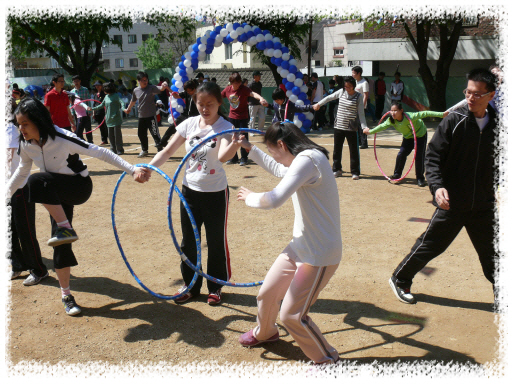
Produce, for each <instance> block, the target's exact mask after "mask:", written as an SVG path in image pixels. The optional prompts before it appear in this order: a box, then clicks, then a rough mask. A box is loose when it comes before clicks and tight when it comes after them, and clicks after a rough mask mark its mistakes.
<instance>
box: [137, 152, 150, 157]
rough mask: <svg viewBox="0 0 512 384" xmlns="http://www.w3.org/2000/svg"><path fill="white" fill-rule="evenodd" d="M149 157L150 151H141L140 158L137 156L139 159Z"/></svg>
mask: <svg viewBox="0 0 512 384" xmlns="http://www.w3.org/2000/svg"><path fill="white" fill-rule="evenodd" d="M147 155H148V151H141V152H140V153H139V156H137V157H146V156H147Z"/></svg>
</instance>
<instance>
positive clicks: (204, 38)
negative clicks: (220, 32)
mask: <svg viewBox="0 0 512 384" xmlns="http://www.w3.org/2000/svg"><path fill="white" fill-rule="evenodd" d="M206 40H208V38H207V37H206V36H203V37H201V39H200V41H201V44H205V45H206Z"/></svg>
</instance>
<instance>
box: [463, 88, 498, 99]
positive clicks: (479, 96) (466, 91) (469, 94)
mask: <svg viewBox="0 0 512 384" xmlns="http://www.w3.org/2000/svg"><path fill="white" fill-rule="evenodd" d="M491 92H492V91H491ZM491 92H487V93H484V94H483V95H481V94H479V93H473V92H469V91H468V90H467V89H465V90H463V91H462V93H463V94H464V96H466V99H468V98H470V97H471V96H473V97H474V98H475V99H480V98H482V97H484V96H487V95H488V94H489V93H491Z"/></svg>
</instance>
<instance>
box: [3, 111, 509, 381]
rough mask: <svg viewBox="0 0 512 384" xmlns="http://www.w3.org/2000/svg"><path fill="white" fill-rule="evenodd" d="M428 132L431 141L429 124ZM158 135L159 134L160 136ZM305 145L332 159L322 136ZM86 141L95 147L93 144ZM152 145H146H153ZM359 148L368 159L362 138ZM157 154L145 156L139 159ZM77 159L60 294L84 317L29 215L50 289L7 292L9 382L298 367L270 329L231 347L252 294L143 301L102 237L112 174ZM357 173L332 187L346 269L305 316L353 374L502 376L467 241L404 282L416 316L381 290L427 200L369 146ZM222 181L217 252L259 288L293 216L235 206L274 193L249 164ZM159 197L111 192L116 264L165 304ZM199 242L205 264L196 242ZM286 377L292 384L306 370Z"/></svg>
mask: <svg viewBox="0 0 512 384" xmlns="http://www.w3.org/2000/svg"><path fill="white" fill-rule="evenodd" d="M135 126H136V121H135V119H133V118H131V119H128V120H126V121H125V124H124V125H123V136H124V141H125V150H126V153H125V154H124V155H123V156H122V157H123V158H124V159H125V160H127V161H128V162H130V163H132V164H136V163H139V162H149V161H150V158H145V159H142V160H143V161H141V159H138V158H137V154H138V153H139V151H140V143H139V141H138V138H137V132H136V128H135ZM428 126H429V137H431V136H432V132H433V130H432V128H433V127H435V123H429V124H428ZM164 131H165V127H162V128H161V133H163V132H164ZM310 137H311V138H312V139H313V140H314V141H315V142H317V143H319V144H321V145H324V146H325V147H326V148H327V149H328V150H329V151H332V148H333V132H332V130H330V131H329V130H327V131H323V132H321V133H319V134H312V135H310ZM94 140H95V143H99V142H100V138H99V132H98V131H96V132H94ZM149 140H150V143H151V142H152V139H151V137H150V139H149ZM251 140H253V141H255V142H256V141H258V140H259V139H258V137H252V138H251ZM400 142H401V139H400V135H399V134H397V133H396V132H395V131H390V132H384V133H381V134H379V135H378V146H377V153H378V156H379V161H380V163H381V165H382V167H383V169H384V171H386V172H388V174H391V172H392V170H393V166H394V161H395V157H396V154H397V150H398V148H399V146H400ZM370 143H371V145H372V146H373V138H372V139H371V140H370ZM260 148H263V145H261V146H260ZM155 153H156V149H155V148H154V147H151V148H150V154H151V155H154V154H155ZM184 154H185V153H184V150H183V149H181V150H180V151H179V152H178V153H176V155H175V156H174V157H172V158H171V159H170V160H169V161H168V162H167V163H166V164H165V165H164V166H162V170H163V171H164V172H166V173H167V174H168V175H169V176H172V175H173V174H174V171H175V170H176V167H177V165H178V164H179V162H180V160H181V158H182V157H183V156H184ZM82 158H83V159H85V163H86V164H87V166H88V168H89V170H90V173H91V175H92V178H93V182H94V192H93V194H92V196H91V198H90V200H89V201H88V202H87V203H86V204H84V205H82V206H77V207H76V208H75V218H74V227H75V229H76V231H77V233H78V234H79V236H80V239H79V241H77V242H76V243H75V244H74V245H73V248H74V251H75V253H76V255H77V258H78V261H79V265H78V266H77V267H75V268H73V269H72V280H71V289H72V293H73V295H74V296H75V298H76V300H77V302H78V304H79V305H80V306H81V307H82V314H81V315H79V316H77V317H71V316H67V315H66V314H65V312H64V309H63V308H62V303H61V300H60V292H59V289H58V282H57V280H56V274H55V271H54V270H53V262H52V248H50V247H48V246H46V241H47V240H48V238H49V235H50V225H49V219H48V214H47V213H46V211H44V209H43V208H42V207H41V206H38V207H37V229H38V233H37V235H38V239H39V241H40V245H41V249H42V252H43V258H44V261H45V263H46V265H47V266H48V267H49V268H51V269H50V277H49V278H47V279H45V280H43V281H42V283H41V284H39V285H37V286H32V287H25V286H23V284H22V282H23V279H24V278H25V277H26V274H24V275H22V277H20V278H18V279H16V280H14V281H12V285H11V288H10V293H9V295H10V296H9V297H10V300H11V302H10V304H9V305H8V307H7V310H8V313H7V317H8V321H9V323H8V333H7V336H8V339H7V350H6V353H7V361H8V372H9V373H10V374H14V375H21V374H24V373H26V372H27V364H36V366H40V367H42V368H40V370H38V371H37V372H44V371H45V369H46V370H52V369H55V368H56V367H63V366H68V365H69V364H73V365H77V366H78V367H79V368H76V367H77V366H75V370H74V371H72V372H71V371H68V374H71V375H72V376H73V375H76V376H80V375H83V374H84V372H86V371H89V372H90V374H93V375H94V374H95V373H96V374H98V373H101V372H103V370H104V369H105V368H99V367H100V366H103V367H104V366H114V367H123V366H127V364H129V363H134V364H140V366H148V365H150V366H151V365H158V364H160V365H162V366H164V367H172V366H180V365H183V364H186V363H192V364H200V363H203V362H207V364H214V365H215V366H217V368H218V369H223V368H222V367H224V368H225V367H226V366H230V365H231V364H234V365H240V364H243V363H244V362H245V363H249V364H261V363H265V364H269V365H270V366H273V367H275V366H279V365H283V364H284V363H299V362H301V361H307V358H306V356H305V355H304V354H303V353H302V351H301V350H300V348H299V347H298V346H297V344H296V343H295V342H294V341H293V339H292V337H291V336H290V335H289V334H288V333H287V331H286V330H285V329H284V327H283V326H282V324H281V323H280V321H279V319H278V321H277V322H278V324H279V327H280V335H281V339H280V341H279V342H277V343H274V344H272V345H268V346H267V347H264V348H252V349H246V348H242V347H241V346H240V345H239V344H238V341H237V340H238V337H239V335H240V334H242V333H244V332H246V331H248V330H249V329H251V328H252V327H254V326H255V321H256V313H257V308H256V295H257V292H258V287H251V288H232V287H226V288H224V290H223V293H224V295H223V302H222V305H220V306H218V307H211V306H208V305H207V304H206V296H207V291H206V284H203V288H202V294H201V296H200V297H199V298H198V299H195V300H193V301H191V302H189V303H187V304H184V305H176V304H175V303H174V302H173V301H165V300H161V299H157V298H156V297H154V296H152V295H150V294H149V293H147V292H146V291H144V290H143V289H142V288H141V287H140V286H139V284H138V283H137V282H136V281H135V279H134V278H133V277H132V275H131V274H130V272H129V270H128V269H127V267H126V265H125V263H124V261H123V259H122V258H121V254H120V252H119V249H118V247H117V244H116V241H115V238H114V235H113V230H112V222H111V199H112V193H113V190H114V186H115V184H116V182H117V180H118V178H119V176H120V175H121V171H119V170H118V169H117V168H115V167H113V166H110V165H109V164H106V163H103V162H101V161H99V160H97V159H93V158H86V157H82ZM410 161H411V159H409V160H408V164H407V166H406V169H408V167H409V164H410ZM348 163H349V156H348V147H347V146H346V145H345V148H344V152H343V167H344V169H347V170H348V169H349V165H348ZM361 163H362V166H361V168H362V176H361V179H360V180H358V181H353V180H352V179H351V177H350V175H349V174H348V173H345V174H344V176H343V177H341V178H338V179H337V184H338V188H339V194H340V206H341V232H342V239H343V258H342V261H341V264H340V267H339V269H338V270H337V272H336V274H335V275H334V277H333V278H332V279H331V281H330V283H329V284H328V285H327V287H326V288H325V289H324V290H323V291H322V293H321V294H320V297H319V299H318V301H317V302H316V303H315V305H314V306H313V307H312V310H311V317H312V318H313V319H314V321H315V322H316V323H317V325H318V326H319V327H320V329H321V330H322V331H323V332H324V334H325V335H326V338H327V340H328V341H329V342H330V343H331V344H332V345H333V346H335V347H336V348H337V350H338V351H339V354H340V357H341V359H342V361H343V362H344V364H347V366H352V367H353V368H352V369H357V368H354V367H363V366H364V365H365V364H370V363H374V364H377V366H379V367H382V366H386V365H388V364H393V363H398V362H405V363H407V364H413V363H420V364H432V363H434V362H438V363H440V364H441V367H447V368H448V367H449V366H450V364H451V362H452V363H458V364H469V366H470V367H471V368H474V369H484V370H485V369H488V368H489V367H490V366H491V365H493V364H496V363H499V359H500V355H499V337H500V333H499V316H500V315H497V314H495V313H494V312H493V309H492V308H493V306H492V304H493V293H492V288H491V285H490V284H489V282H488V281H487V280H486V279H485V277H484V276H483V274H482V271H481V268H480V264H479V262H478V257H477V254H476V252H475V250H474V248H473V246H472V245H471V242H470V240H469V238H468V236H467V234H466V232H465V230H463V231H462V232H461V233H460V235H459V236H458V237H457V239H456V240H455V241H454V243H453V244H452V245H451V246H450V247H449V248H448V250H447V251H446V252H445V253H444V254H443V255H442V256H440V257H438V258H437V259H435V260H434V261H432V262H431V263H430V264H429V265H428V267H429V269H428V270H426V271H425V273H420V274H418V276H417V277H416V278H415V281H414V285H413V293H415V294H416V295H417V298H418V303H417V304H416V305H407V304H403V303H401V302H399V301H398V300H397V299H396V298H395V296H394V294H393V293H392V291H391V289H390V287H389V285H388V279H389V277H390V275H391V273H392V272H393V270H394V268H395V267H396V266H397V265H398V263H399V262H400V261H401V260H402V259H403V257H404V256H405V255H406V254H407V253H408V251H409V250H410V248H411V247H412V245H413V243H414V241H415V239H416V238H417V237H418V236H419V235H420V234H421V233H422V232H423V231H424V230H425V228H426V225H427V224H426V221H428V219H430V217H431V215H432V213H433V211H434V208H433V206H432V205H431V203H430V201H431V194H430V192H429V190H428V188H420V187H418V186H417V185H416V184H415V177H414V169H413V170H412V171H411V173H410V174H409V176H408V178H407V179H405V181H404V182H403V183H402V184H400V185H391V184H390V183H388V182H387V181H386V180H385V179H384V178H383V176H382V175H381V174H380V171H379V169H378V168H377V165H376V162H375V159H374V152H373V149H372V148H371V147H370V148H369V149H365V150H361ZM225 169H226V172H227V176H228V182H229V187H230V193H231V202H230V209H229V221H228V240H229V248H230V252H231V257H232V270H233V274H232V281H234V282H252V281H258V280H262V279H263V278H264V277H265V273H266V272H267V270H268V269H269V267H270V266H271V264H272V263H273V261H274V260H275V258H276V256H277V255H278V254H279V252H280V251H281V250H282V249H283V248H284V247H285V246H286V244H287V243H288V242H289V240H290V238H291V235H292V227H293V208H292V203H291V201H288V202H287V203H286V204H285V205H284V206H283V207H281V208H279V209H276V210H270V211H266V210H257V209H252V208H248V207H247V206H245V204H244V203H242V202H237V201H236V192H237V191H238V189H239V187H240V186H245V187H247V188H249V189H251V190H253V191H256V192H263V191H268V190H271V189H272V188H273V187H274V186H275V185H277V183H278V182H279V180H278V179H277V178H275V177H273V176H271V175H269V174H267V173H266V172H265V171H263V170H262V169H261V168H260V167H258V166H257V165H255V164H254V163H249V165H248V166H246V167H240V166H238V165H226V166H225ZM178 185H179V186H181V182H180V183H179V184H178ZM168 190H169V185H168V184H167V182H166V181H165V180H164V179H163V178H162V177H160V176H159V175H158V174H156V173H154V174H153V177H152V179H151V181H150V182H149V183H148V184H144V185H140V184H138V183H135V182H133V180H132V179H131V178H129V177H126V178H125V179H124V181H123V182H122V183H121V186H120V188H119V192H118V195H117V201H116V207H115V214H116V223H117V229H118V232H119V236H120V239H121V243H122V246H123V249H124V252H125V254H126V255H127V258H128V260H129V261H130V263H131V264H132V267H133V269H134V271H135V273H136V274H137V275H138V277H139V278H140V279H141V280H142V282H144V284H146V285H147V286H148V287H150V288H151V289H152V290H154V291H156V292H158V293H161V294H165V295H173V294H174V293H175V292H176V290H177V289H178V288H179V287H180V286H181V284H182V281H181V274H180V271H179V258H178V256H177V252H176V250H175V248H174V245H173V243H172V240H171V237H170V235H169V230H168V227H167V194H168ZM177 211H178V198H177V196H175V197H174V198H173V207H172V212H173V218H174V219H173V221H174V222H175V223H176V228H175V229H176V233H177V237H178V240H181V234H180V228H179V227H180V226H179V217H178V216H177V214H176V213H177ZM202 243H203V259H206V257H207V256H206V255H207V249H206V244H205V240H204V234H203V239H202ZM203 265H204V264H203ZM80 364H85V365H84V366H82V365H80ZM91 364H93V365H92V366H91ZM88 367H89V368H88ZM91 367H92V368H91ZM219 367H220V368H219ZM297 367H298V368H297V369H298V370H299V371H300V370H302V369H307V367H308V366H307V365H305V364H298V365H297ZM33 369H34V368H33ZM247 369H248V370H250V368H247ZM121 371H122V369H121ZM70 372H71V373H70ZM343 372H345V373H346V372H348V368H346V369H345V371H343ZM490 372H491V371H488V372H487V374H491V373H490ZM134 374H135V373H134ZM162 375H164V376H165V374H164V373H162Z"/></svg>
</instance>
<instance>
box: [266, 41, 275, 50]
mask: <svg viewBox="0 0 512 384" xmlns="http://www.w3.org/2000/svg"><path fill="white" fill-rule="evenodd" d="M265 47H266V48H274V43H273V42H272V40H267V41H266V42H265Z"/></svg>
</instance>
